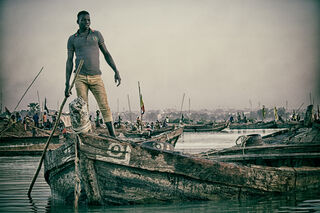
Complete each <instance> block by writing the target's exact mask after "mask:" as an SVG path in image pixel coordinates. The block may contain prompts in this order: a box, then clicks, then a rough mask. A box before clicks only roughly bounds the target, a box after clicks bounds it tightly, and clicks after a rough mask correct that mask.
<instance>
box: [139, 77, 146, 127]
mask: <svg viewBox="0 0 320 213" xmlns="http://www.w3.org/2000/svg"><path fill="white" fill-rule="evenodd" d="M138 87H139V98H140V116H141V117H140V119H141V130H142V128H143V123H142V116H143V114H144V112H145V109H144V103H143V100H142V94H141V89H140V82H139V81H138Z"/></svg>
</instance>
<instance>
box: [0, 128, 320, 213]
mask: <svg viewBox="0 0 320 213" xmlns="http://www.w3.org/2000/svg"><path fill="white" fill-rule="evenodd" d="M272 132H273V131H272V130H265V132H263V131H262V130H261V131H260V132H257V131H255V132H254V133H259V134H261V135H265V134H269V133H272ZM252 133H253V132H252V131H251V130H250V131H248V130H247V131H246V132H244V131H243V130H241V131H240V132H238V131H237V130H236V131H235V130H233V131H227V132H225V133H184V136H183V138H181V139H180V140H179V141H178V143H177V149H179V150H180V151H184V152H187V151H191V152H198V151H204V150H207V149H211V148H225V147H230V146H233V145H234V142H235V140H236V139H237V137H238V136H240V135H243V134H252ZM39 159H40V157H29V156H22V157H21V156H20V157H0V212H75V210H74V209H73V206H72V204H65V203H63V202H61V201H58V200H53V199H52V198H51V194H50V188H49V186H48V185H47V183H46V182H45V180H44V178H43V170H41V172H40V174H39V176H38V179H37V182H36V183H35V185H34V188H33V191H32V198H31V199H29V198H28V196H27V191H28V188H29V185H30V182H31V180H32V177H33V175H34V173H35V171H36V169H37V166H38V162H39ZM78 211H79V212H137V213H144V212H159V213H160V212H174V213H177V212H194V213H198V212H320V192H308V193H297V194H291V195H286V196H280V195H279V196H271V197H256V198H254V199H247V200H223V201H202V202H198V201H197V202H185V203H181V202H180V203H171V204H161V205H136V206H113V207H100V206H90V207H86V206H80V207H79V209H78Z"/></svg>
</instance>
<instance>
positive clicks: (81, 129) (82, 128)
mask: <svg viewBox="0 0 320 213" xmlns="http://www.w3.org/2000/svg"><path fill="white" fill-rule="evenodd" d="M72 130H73V131H74V132H75V133H76V134H79V133H86V132H89V131H90V130H91V122H90V120H88V122H87V123H86V124H84V125H83V126H80V127H78V128H74V127H72Z"/></svg>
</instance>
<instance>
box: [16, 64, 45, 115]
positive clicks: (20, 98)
mask: <svg viewBox="0 0 320 213" xmlns="http://www.w3.org/2000/svg"><path fill="white" fill-rule="evenodd" d="M42 70H43V67H42V68H41V70H40V71H39V73H38V74H37V76H36V77H35V78H34V79H33V81H32V82H31V84H30V85H29V87H28V88H27V90H26V91H25V92H24V94H23V95H22V97H21V98H20V100H19V102H18V104H17V106H16V107H15V108H14V110H13V112H14V111H16V109H17V108H18V106H19V104H20V102H21V101H22V99H23V98H24V96H25V95H26V93H27V92H28V90H29V89H30V87H31V86H32V84H33V83H34V82H35V80H36V79H37V78H38V76H39V75H40V73H41V72H42Z"/></svg>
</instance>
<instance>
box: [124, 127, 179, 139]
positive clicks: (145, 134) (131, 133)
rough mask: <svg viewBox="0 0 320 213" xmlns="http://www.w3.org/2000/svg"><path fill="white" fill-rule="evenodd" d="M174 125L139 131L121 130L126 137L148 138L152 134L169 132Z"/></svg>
mask: <svg viewBox="0 0 320 213" xmlns="http://www.w3.org/2000/svg"><path fill="white" fill-rule="evenodd" d="M174 129H175V127H174V126H168V127H163V128H160V129H154V130H145V131H142V132H139V131H123V132H122V133H123V134H124V136H126V137H128V138H150V137H152V136H155V135H159V134H161V133H164V132H169V131H172V130H174Z"/></svg>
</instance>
